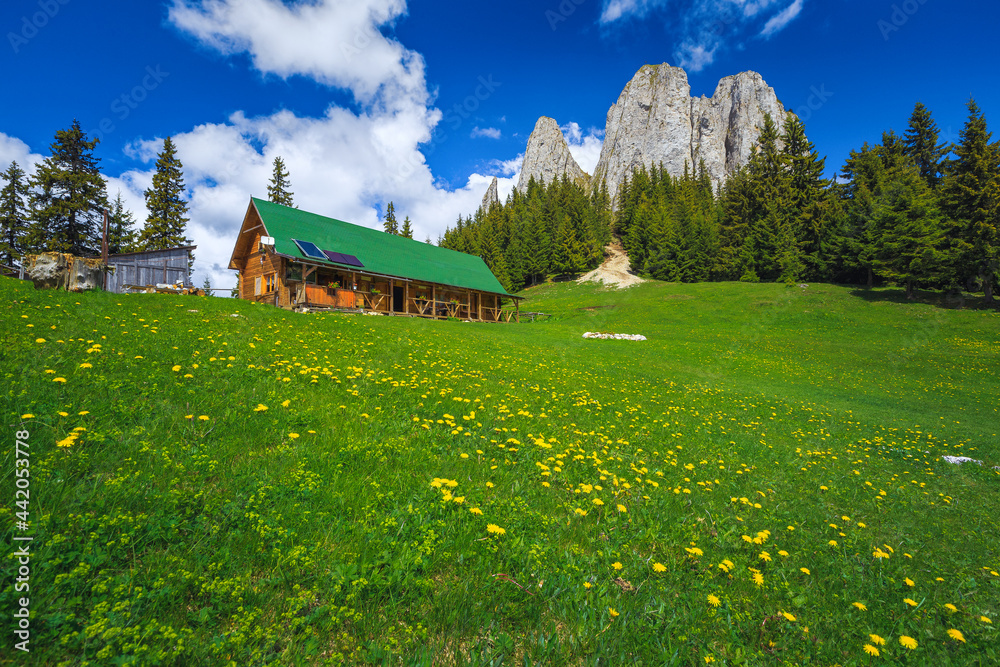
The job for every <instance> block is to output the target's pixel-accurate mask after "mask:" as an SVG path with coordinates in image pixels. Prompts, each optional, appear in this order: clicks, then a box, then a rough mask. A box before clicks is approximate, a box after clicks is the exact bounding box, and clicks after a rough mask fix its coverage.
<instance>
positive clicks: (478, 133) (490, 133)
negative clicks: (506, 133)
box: [469, 126, 500, 139]
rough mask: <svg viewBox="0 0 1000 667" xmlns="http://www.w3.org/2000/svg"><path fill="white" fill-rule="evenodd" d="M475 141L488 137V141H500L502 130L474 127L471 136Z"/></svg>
mask: <svg viewBox="0 0 1000 667" xmlns="http://www.w3.org/2000/svg"><path fill="white" fill-rule="evenodd" d="M469 136H470V137H472V138H473V139H475V138H476V137H486V138H488V139H499V138H500V130H498V129H497V128H495V127H478V126H477V127H474V128H472V133H471V134H470V135H469Z"/></svg>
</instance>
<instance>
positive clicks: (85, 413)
mask: <svg viewBox="0 0 1000 667" xmlns="http://www.w3.org/2000/svg"><path fill="white" fill-rule="evenodd" d="M76 414H78V415H80V416H81V417H83V416H84V415H89V414H90V410H80V411H79V412H77V413H76Z"/></svg>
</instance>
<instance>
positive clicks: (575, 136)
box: [559, 122, 604, 174]
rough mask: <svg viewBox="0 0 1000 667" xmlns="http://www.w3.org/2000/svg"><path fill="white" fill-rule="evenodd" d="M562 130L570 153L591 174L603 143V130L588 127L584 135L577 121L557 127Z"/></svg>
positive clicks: (581, 167)
mask: <svg viewBox="0 0 1000 667" xmlns="http://www.w3.org/2000/svg"><path fill="white" fill-rule="evenodd" d="M559 129H560V130H562V133H563V137H565V138H566V144H567V145H568V146H569V152H570V155H572V156H573V159H574V160H576V163H577V164H578V165H580V169H583V170H584V171H585V172H587V173H588V174H593V173H594V169H595V168H596V167H597V160H598V159H599V158H600V157H601V147H602V146H603V145H604V130H599V129H597V128H595V127H592V128H590V130H588V131H587V134H586V135H585V134H584V133H583V128H581V127H580V125H579V123H574V122H571V123H568V124H566V125H563V126H562V127H560V128H559Z"/></svg>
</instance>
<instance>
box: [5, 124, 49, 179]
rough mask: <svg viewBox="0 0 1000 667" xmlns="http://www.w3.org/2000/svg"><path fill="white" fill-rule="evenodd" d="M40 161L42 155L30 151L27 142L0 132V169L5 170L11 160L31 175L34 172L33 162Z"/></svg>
mask: <svg viewBox="0 0 1000 667" xmlns="http://www.w3.org/2000/svg"><path fill="white" fill-rule="evenodd" d="M41 161H42V156H41V155H39V154H38V153H32V152H31V148H30V147H29V146H28V144H26V143H24V142H23V141H21V140H20V139H18V138H17V137H11V136H8V135H6V134H4V133H3V132H0V171H7V169H8V168H9V167H10V163H11V162H17V166H18V167H20V168H21V169H23V170H24V171H25V172H26V173H27V174H28V175H32V174H34V173H35V164H36V163H38V162H41Z"/></svg>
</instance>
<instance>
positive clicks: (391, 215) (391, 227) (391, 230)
mask: <svg viewBox="0 0 1000 667" xmlns="http://www.w3.org/2000/svg"><path fill="white" fill-rule="evenodd" d="M382 228H383V230H384V231H385V233H386V234H399V223H398V222H396V206H395V204H393V203H392V202H389V205H388V206H386V207H385V218H383V219H382Z"/></svg>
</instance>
